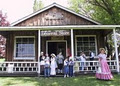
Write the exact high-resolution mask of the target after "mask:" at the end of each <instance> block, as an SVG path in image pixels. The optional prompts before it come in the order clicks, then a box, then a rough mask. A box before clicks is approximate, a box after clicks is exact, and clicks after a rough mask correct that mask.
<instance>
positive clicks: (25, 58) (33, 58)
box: [14, 36, 35, 60]
mask: <svg viewBox="0 0 120 86" xmlns="http://www.w3.org/2000/svg"><path fill="white" fill-rule="evenodd" d="M16 38H34V55H35V36H15V38H14V60H35V57H30V58H28V57H24V58H22V57H19V58H18V57H17V58H16Z"/></svg>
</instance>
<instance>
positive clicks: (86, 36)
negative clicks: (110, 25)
mask: <svg viewBox="0 0 120 86" xmlns="http://www.w3.org/2000/svg"><path fill="white" fill-rule="evenodd" d="M77 37H95V50H96V55H97V54H98V52H97V39H96V35H75V55H76V56H77Z"/></svg>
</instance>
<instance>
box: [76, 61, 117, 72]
mask: <svg viewBox="0 0 120 86" xmlns="http://www.w3.org/2000/svg"><path fill="white" fill-rule="evenodd" d="M108 65H109V67H110V69H111V71H116V70H117V62H116V60H109V61H108ZM98 66H99V62H98V61H85V62H84V63H82V62H81V61H75V65H74V72H80V71H93V72H95V71H96V70H97V68H98ZM82 67H83V68H84V69H82Z"/></svg>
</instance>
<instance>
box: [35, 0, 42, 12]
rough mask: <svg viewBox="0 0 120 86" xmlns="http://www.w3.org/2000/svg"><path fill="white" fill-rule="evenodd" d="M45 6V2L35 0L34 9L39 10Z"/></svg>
mask: <svg viewBox="0 0 120 86" xmlns="http://www.w3.org/2000/svg"><path fill="white" fill-rule="evenodd" d="M43 7H44V5H43V3H42V1H41V0H35V1H34V6H33V11H34V12H35V11H38V10H40V9H42V8H43Z"/></svg>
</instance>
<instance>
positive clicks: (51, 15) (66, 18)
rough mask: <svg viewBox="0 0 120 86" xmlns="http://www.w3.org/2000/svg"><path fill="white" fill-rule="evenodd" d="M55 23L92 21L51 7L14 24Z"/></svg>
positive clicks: (86, 23) (75, 23)
mask: <svg viewBox="0 0 120 86" xmlns="http://www.w3.org/2000/svg"><path fill="white" fill-rule="evenodd" d="M55 25H94V23H92V22H90V21H88V20H86V19H83V18H82V17H79V16H76V15H74V14H72V13H69V12H67V11H64V10H62V9H60V8H57V7H53V8H51V9H48V10H46V11H44V12H42V13H40V14H38V15H35V16H33V17H31V18H29V19H27V20H25V21H23V22H21V23H19V24H17V25H15V26H55Z"/></svg>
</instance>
